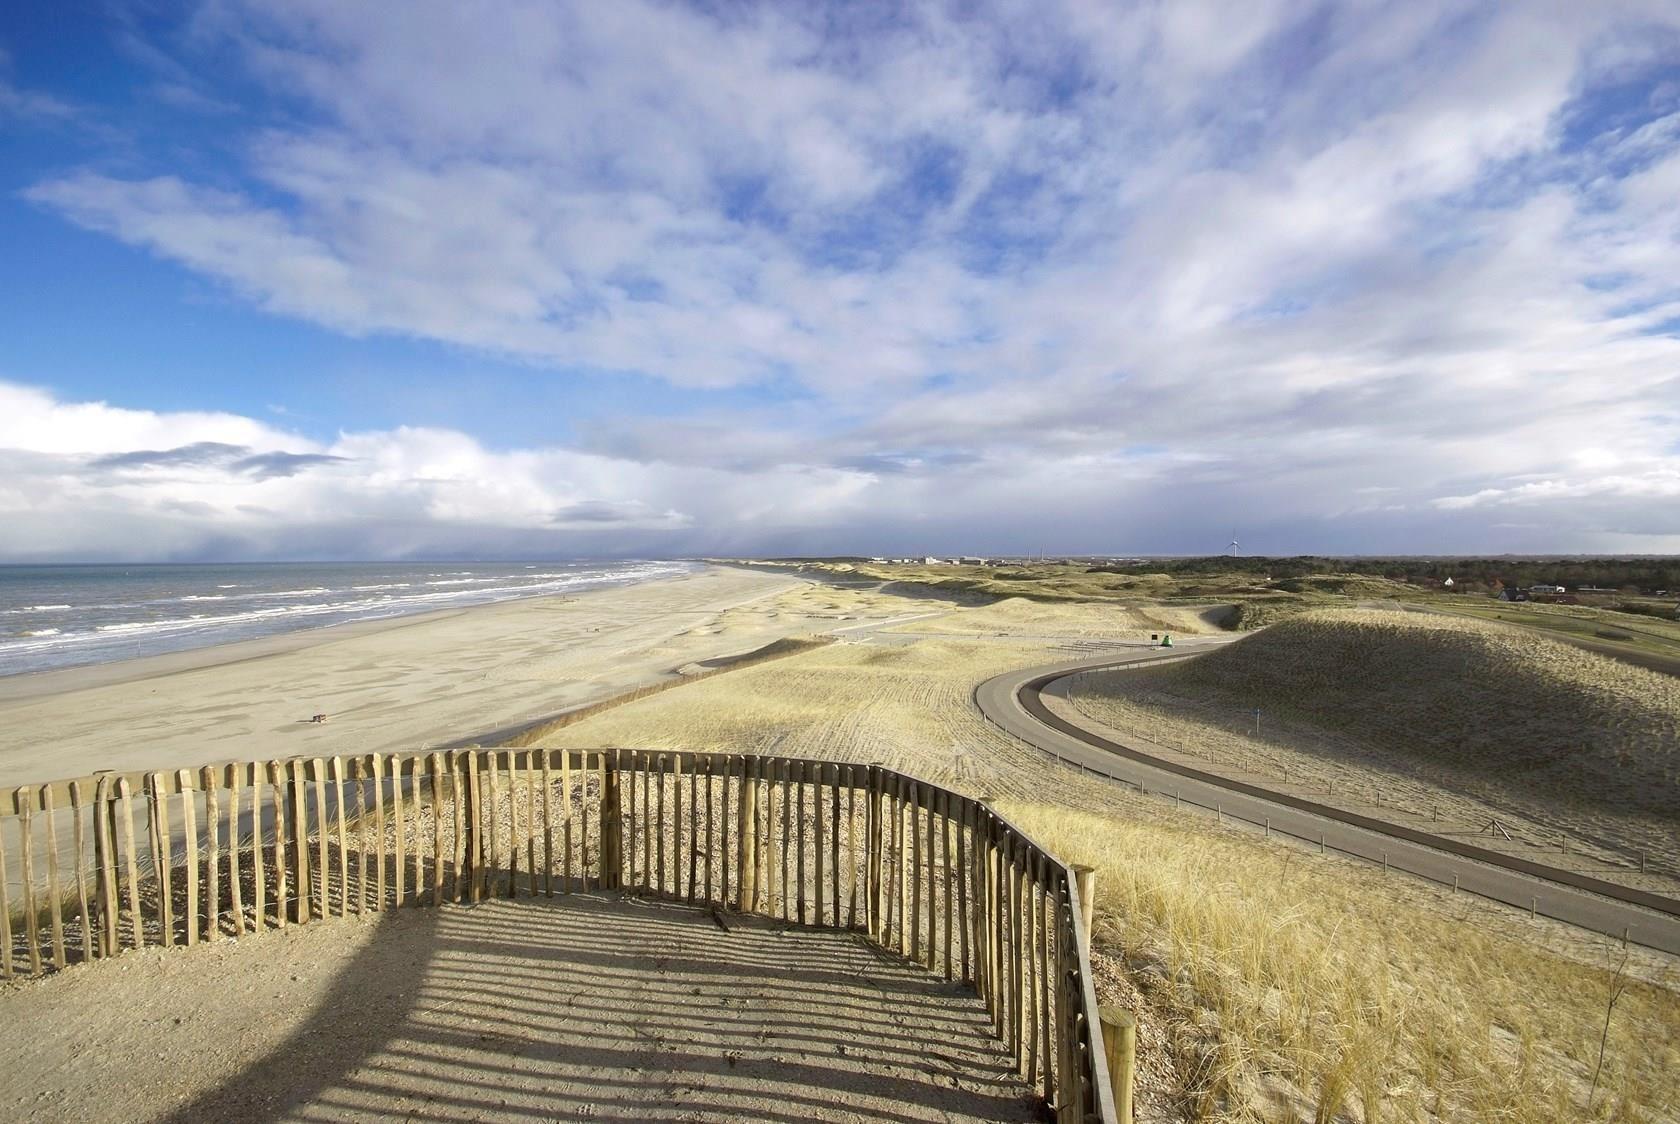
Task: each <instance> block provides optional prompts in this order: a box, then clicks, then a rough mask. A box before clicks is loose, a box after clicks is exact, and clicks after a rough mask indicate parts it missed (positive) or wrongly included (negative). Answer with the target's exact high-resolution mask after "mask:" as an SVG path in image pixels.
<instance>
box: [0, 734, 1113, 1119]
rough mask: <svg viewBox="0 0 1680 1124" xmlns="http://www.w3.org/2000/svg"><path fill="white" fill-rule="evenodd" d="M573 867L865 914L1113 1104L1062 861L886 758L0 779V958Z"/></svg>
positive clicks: (452, 764)
mask: <svg viewBox="0 0 1680 1124" xmlns="http://www.w3.org/2000/svg"><path fill="white" fill-rule="evenodd" d="M582 890H622V891H625V892H629V893H634V894H639V895H646V896H652V897H659V898H665V899H670V900H680V901H685V902H693V903H697V904H707V905H711V906H714V907H722V908H726V909H732V910H739V911H741V912H747V913H757V914H763V915H767V916H770V917H774V918H779V919H782V920H785V921H787V922H790V923H795V924H800V925H815V926H828V927H838V928H843V929H852V930H857V931H859V932H862V933H864V934H866V935H867V936H868V938H869V939H870V940H872V941H873V942H875V943H876V944H878V945H881V946H883V947H885V948H887V949H889V950H893V951H896V952H897V953H899V954H900V955H903V956H905V957H908V958H909V959H911V960H913V961H915V962H917V963H919V964H921V965H922V966H924V967H925V968H927V969H928V970H929V971H932V972H935V973H938V974H941V975H943V976H944V978H946V979H948V980H960V981H962V982H964V983H967V984H970V985H972V986H973V987H974V988H975V990H976V991H977V993H978V994H979V996H980V997H981V999H982V1000H983V1001H984V1002H985V1005H986V1008H987V1010H988V1011H989V1012H990V1014H991V1017H992V1025H993V1029H994V1031H995V1032H996V1034H997V1035H998V1036H999V1037H1000V1038H1001V1039H1002V1041H1003V1042H1004V1043H1005V1044H1006V1045H1007V1046H1008V1048H1009V1051H1010V1055H1011V1057H1012V1059H1013V1061H1014V1063H1015V1066H1016V1069H1017V1072H1018V1074H1019V1075H1020V1077H1021V1078H1022V1079H1023V1080H1025V1081H1026V1082H1028V1083H1029V1084H1031V1085H1032V1086H1034V1087H1035V1088H1037V1089H1038V1090H1039V1092H1040V1093H1041V1094H1042V1096H1043V1097H1044V1099H1045V1101H1046V1103H1047V1104H1049V1105H1050V1106H1052V1107H1053V1108H1054V1110H1055V1112H1056V1116H1057V1118H1058V1119H1061V1120H1078V1121H1085V1120H1096V1121H1102V1122H1112V1121H1113V1120H1114V1119H1115V1116H1114V1101H1113V1096H1112V1093H1111V1091H1110V1087H1109V1082H1108V1075H1107V1072H1106V1069H1105V1066H1104V1063H1103V1061H1102V1053H1103V1051H1102V1042H1101V1037H1100V1031H1099V1030H1098V1029H1097V1028H1098V1022H1097V1004H1096V996H1095V992H1094V990H1093V988H1092V981H1091V971H1090V964H1089V960H1088V957H1087V952H1086V950H1087V948H1088V945H1087V943H1086V934H1085V932H1084V925H1085V919H1084V918H1083V916H1082V915H1081V911H1080V908H1079V899H1078V891H1077V887H1076V884H1075V880H1074V876H1073V874H1072V872H1071V871H1070V869H1069V868H1068V867H1067V866H1065V865H1064V864H1062V863H1061V862H1060V861H1058V860H1057V859H1056V858H1055V857H1054V856H1052V855H1050V854H1049V853H1048V852H1047V851H1045V850H1044V849H1043V848H1041V847H1040V846H1038V844H1037V843H1035V842H1034V841H1033V840H1032V839H1031V838H1029V837H1028V836H1026V835H1025V834H1024V833H1022V832H1021V831H1020V830H1019V829H1017V828H1016V827H1015V826H1014V825H1012V824H1010V823H1009V822H1008V821H1007V820H1005V819H1004V818H1003V817H1001V816H999V815H998V814H997V813H996V812H995V811H994V810H993V809H992V808H991V807H989V806H988V805H987V804H986V803H985V802H983V801H977V800H974V799H971V798H969V797H965V796H962V795H960V794H958V793H954V792H951V791H949V790H946V789H943V788H940V787H937V786H935V785H931V784H928V783H927V782H926V781H923V780H920V779H918V778H915V777H911V776H908V775H906V774H903V773H898V772H895V771H892V770H889V769H885V768H882V767H880V766H875V765H850V764H837V763H833V762H822V761H807V760H799V759H794V758H782V757H758V756H736V755H722V754H697V753H676V752H643V751H633V750H603V751H577V750H545V749H490V750H485V749H464V750H453V751H449V752H433V753H425V754H398V755H381V754H371V755H363V756H359V757H349V758H344V757H333V758H319V757H317V758H290V759H286V760H278V761H267V762H262V761H246V762H235V763H228V764H220V765H207V766H204V767H202V768H199V769H181V770H175V771H171V772H150V773H128V774H116V773H104V774H99V775H96V776H93V777H84V778H81V779H79V780H72V781H55V782H51V783H48V784H42V785H30V786H24V787H22V788H17V789H14V790H11V791H10V793H0V978H9V977H12V976H17V975H31V974H32V975H40V974H43V973H46V972H50V971H52V970H55V969H58V968H62V967H64V966H65V965H66V964H69V963H72V962H75V961H83V960H91V959H97V958H102V957H109V956H114V955H117V954H119V953H121V952H122V951H124V950H126V949H132V948H138V947H143V946H146V945H194V944H196V943H198V942H199V941H204V940H215V939H225V938H236V937H239V936H241V935H243V934H246V933H249V932H253V931H258V930H263V929H272V928H284V927H286V926H287V925H289V924H307V923H310V922H313V921H316V920H320V919H323V918H328V917H335V916H346V915H349V914H361V913H368V912H372V911H377V910H384V909H391V908H395V907H398V906H402V905H409V904H413V905H437V904H440V903H443V902H476V901H481V900H484V899H486V898H490V897H521V896H524V897H534V896H539V895H540V896H545V897H551V896H554V895H556V894H567V893H573V892H577V891H582Z"/></svg>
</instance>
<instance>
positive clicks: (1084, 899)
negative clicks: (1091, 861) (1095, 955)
mask: <svg viewBox="0 0 1680 1124" xmlns="http://www.w3.org/2000/svg"><path fill="white" fill-rule="evenodd" d="M1073 879H1074V882H1075V884H1076V885H1077V886H1078V887H1079V919H1080V920H1081V921H1083V922H1084V923H1085V947H1084V948H1082V949H1080V951H1081V952H1083V953H1084V954H1085V955H1086V956H1090V955H1091V921H1092V919H1093V918H1094V917H1095V916H1096V910H1097V868H1096V867H1094V866H1076V867H1074V868H1073Z"/></svg>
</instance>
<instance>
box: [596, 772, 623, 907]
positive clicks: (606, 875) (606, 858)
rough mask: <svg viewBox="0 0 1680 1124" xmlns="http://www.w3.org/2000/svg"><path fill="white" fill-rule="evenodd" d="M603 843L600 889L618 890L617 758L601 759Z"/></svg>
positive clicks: (619, 818)
mask: <svg viewBox="0 0 1680 1124" xmlns="http://www.w3.org/2000/svg"><path fill="white" fill-rule="evenodd" d="M601 768H602V771H601V839H600V842H599V844H598V846H597V849H598V850H599V852H600V855H601V888H602V889H603V890H616V889H618V887H619V884H620V882H619V874H618V870H619V863H620V861H621V859H620V855H621V849H622V846H623V834H622V831H623V818H622V813H621V810H620V808H619V806H618V796H619V774H618V755H617V754H616V753H612V754H608V753H603V754H602V755H601Z"/></svg>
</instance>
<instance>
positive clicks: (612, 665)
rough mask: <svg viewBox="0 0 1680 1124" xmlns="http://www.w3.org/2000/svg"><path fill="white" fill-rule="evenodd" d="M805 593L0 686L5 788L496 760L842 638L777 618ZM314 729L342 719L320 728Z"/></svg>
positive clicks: (575, 606) (697, 588) (633, 605)
mask: <svg viewBox="0 0 1680 1124" xmlns="http://www.w3.org/2000/svg"><path fill="white" fill-rule="evenodd" d="M805 585H806V583H804V582H802V581H800V580H798V579H796V578H792V577H789V576H787V575H785V574H780V573H771V572H751V571H746V570H740V569H730V568H724V567H711V568H707V569H705V570H701V571H699V572H697V573H694V574H690V575H685V576H682V577H678V578H672V579H667V580H659V581H651V582H646V583H642V584H638V585H632V586H624V587H618V588H611V589H602V590H595V591H590V592H586V593H580V594H574V595H570V596H566V597H546V598H532V599H529V600H520V601H508V602H502V603H500V604H495V605H485V606H478V607H473V608H467V609H459V610H451V611H446V612H439V613H429V614H425V615H422V616H414V617H404V618H397V619H394V620H388V621H379V622H368V623H362V624H351V625H343V626H338V627H333V628H323V629H315V630H311V631H307V632H299V633H291V634H288V635H284V636H276V637H269V638H265V639H262V640H253V641H246V642H243V643H239V644H229V645H225V646H221V647H216V648H203V649H197V650H194V651H190V652H181V653H174V654H171V655H167V656H157V657H152V658H148V659H140V660H129V661H123V662H120V663H108V664H98V665H94V666H91V667H81V668H72V669H67V670H63V671H52V672H44V673H41V674H38V675H28V676H14V677H10V678H7V679H0V786H6V785H16V784H23V783H28V782H33V781H41V780H47V779H52V778H58V777H70V776H78V775H84V774H87V773H91V772H93V771H94V770H97V769H118V770H131V769H162V768H170V767H181V766H188V765H197V764H202V763H203V762H206V761H210V760H228V759H234V758H241V759H249V758H267V757H283V756H289V755H292V754H328V755H331V754H334V753H347V752H352V751H353V752H358V753H367V752H376V751H377V752H387V751H393V750H415V749H420V748H422V747H426V746H440V745H449V744H455V743H471V742H474V741H483V742H486V743H488V742H490V741H493V740H496V739H497V738H498V737H499V736H505V735H506V734H507V733H509V732H511V731H513V730H517V729H520V728H522V727H524V726H527V725H530V724H532V723H535V722H538V721H540V720H542V719H544V718H547V717H551V716H553V715H555V714H557V713H560V712H562V711H565V710H568V709H570V708H572V707H575V706H579V705H583V704H586V703H590V702H594V701H596V700H599V699H602V698H606V697H609V696H611V695H615V694H618V693H620V692H622V691H625V690H629V689H631V688H633V687H637V686H641V685H643V684H646V683H650V682H656V681H658V680H661V679H666V678H670V677H673V676H675V675H677V674H679V673H680V669H683V668H685V667H688V666H689V665H693V664H699V663H701V662H703V661H706V660H714V659H718V658H720V657H726V656H731V655H736V654H739V653H743V652H747V651H751V650H752V649H755V648H757V647H760V646H762V645H764V644H767V643H769V642H771V641H773V640H776V639H780V638H782V637H785V636H795V635H803V634H809V633H812V632H816V631H821V630H822V629H824V628H829V627H833V626H834V625H835V624H836V623H838V622H837V621H835V620H833V619H827V618H825V617H824V616H823V615H822V614H823V611H824V610H823V608H822V605H821V604H820V603H814V604H812V605H811V606H810V611H809V612H802V611H800V610H799V608H798V607H792V608H790V607H789V606H787V605H784V604H781V603H778V602H777V598H778V595H781V594H785V593H788V592H790V591H793V590H797V589H800V588H804V587H805ZM882 615H883V616H886V615H888V613H887V611H886V610H883V613H882ZM315 714H326V715H328V716H329V719H328V721H327V722H326V723H324V724H317V723H313V722H311V721H310V717H311V716H312V715H315Z"/></svg>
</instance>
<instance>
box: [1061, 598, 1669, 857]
mask: <svg viewBox="0 0 1680 1124" xmlns="http://www.w3.org/2000/svg"><path fill="white" fill-rule="evenodd" d="M1075 703H1076V705H1078V706H1079V707H1080V709H1082V710H1084V711H1086V712H1087V713H1088V714H1090V715H1091V716H1092V717H1094V718H1097V719H1098V720H1100V721H1104V722H1106V723H1108V724H1110V725H1116V726H1119V727H1121V728H1137V727H1139V726H1140V725H1141V726H1142V727H1143V728H1144V729H1151V728H1154V729H1158V730H1159V733H1157V734H1156V737H1157V738H1158V739H1166V740H1183V741H1185V742H1187V743H1190V744H1194V743H1195V742H1196V741H1197V740H1198V739H1200V738H1204V737H1208V736H1212V735H1214V734H1219V735H1221V736H1223V734H1224V732H1226V731H1230V730H1231V728H1232V727H1233V726H1239V727H1244V728H1245V733H1246V732H1247V731H1246V727H1247V726H1248V724H1249V723H1250V722H1251V721H1252V719H1251V717H1250V716H1251V715H1252V712H1253V710H1254V709H1255V708H1259V709H1260V710H1261V711H1262V715H1263V717H1262V721H1261V734H1260V736H1259V737H1254V736H1252V735H1251V734H1250V735H1249V736H1246V737H1244V738H1243V741H1244V742H1246V745H1245V746H1242V747H1238V748H1239V751H1241V750H1243V749H1246V750H1247V751H1249V752H1251V753H1253V754H1255V755H1256V756H1259V757H1261V758H1268V757H1269V759H1270V763H1271V764H1272V766H1273V767H1274V768H1277V767H1280V766H1281V767H1283V768H1287V769H1289V770H1290V772H1291V773H1293V774H1294V775H1296V776H1297V777H1306V776H1310V775H1312V774H1313V772H1314V770H1315V768H1321V767H1322V766H1324V765H1326V764H1327V763H1347V764H1355V765H1362V766H1365V767H1368V768H1370V769H1373V770H1375V771H1376V772H1377V773H1379V774H1383V773H1386V774H1389V775H1391V776H1393V777H1395V778H1397V779H1404V778H1416V779H1420V780H1423V781H1427V782H1429V783H1432V784H1434V785H1436V786H1438V787H1439V788H1440V789H1442V790H1444V791H1445V792H1446V793H1447V794H1470V795H1472V796H1475V797H1477V798H1478V799H1481V800H1484V801H1487V802H1488V803H1489V804H1490V806H1491V807H1493V808H1494V809H1496V810H1498V809H1509V810H1511V811H1513V812H1516V813H1518V814H1521V815H1524V816H1529V817H1532V818H1535V819H1537V820H1539V821H1540V822H1550V823H1556V824H1566V825H1569V826H1572V827H1573V828H1574V829H1575V830H1578V831H1580V832H1582V833H1583V834H1585V835H1586V836H1588V837H1591V838H1597V839H1600V840H1602V841H1605V842H1608V843H1613V844H1617V845H1625V846H1633V847H1638V848H1641V849H1649V850H1652V851H1657V852H1672V851H1673V850H1674V849H1675V848H1674V844H1673V840H1674V833H1675V830H1676V827H1677V826H1680V680H1676V679H1675V678H1673V677H1672V676H1667V675H1662V674H1658V673H1656V672H1652V671H1647V670H1645V669H1642V668H1638V667H1632V666H1629V665H1627V664H1625V663H1620V662H1618V661H1615V660H1612V659H1608V658H1606V657H1603V656H1600V655H1597V654H1595V653H1592V652H1587V651H1583V650H1582V649H1580V648H1577V647H1574V646H1572V645H1568V644H1564V643H1561V642H1557V641H1552V640H1547V639H1545V638H1543V637H1539V636H1536V635H1534V634H1533V633H1530V632H1526V631H1522V630H1518V629H1515V628H1509V627H1505V626H1503V625H1500V624H1496V623H1485V622H1479V621H1471V620H1465V619H1461V618H1456V617H1446V616H1440V615H1436V614H1425V613H1406V612H1384V611H1377V610H1330V611H1322V612H1316V613H1312V614H1308V615H1305V616H1301V617H1298V618H1295V619H1293V620H1289V621H1285V622H1282V623H1280V624H1278V625H1276V626H1274V627H1272V628H1270V629H1268V630H1267V631H1265V632H1264V633H1261V634H1258V635H1256V636H1254V637H1252V638H1250V639H1247V640H1244V641H1243V642H1242V643H1240V644H1235V645H1232V646H1230V647H1228V648H1224V649H1222V650H1220V651H1217V652H1214V653H1211V654H1209V655H1207V656H1204V657H1201V658H1198V659H1195V660H1191V661H1188V662H1185V663H1182V664H1176V665H1170V666H1168V667H1164V668H1157V669H1152V670H1147V671H1136V672H1120V673H1106V674H1100V675H1092V676H1088V677H1085V678H1084V679H1083V681H1082V682H1081V684H1080V686H1079V687H1078V688H1076V691H1075ZM1290 751H1293V753H1292V754H1291V752H1290ZM1321 791H1322V790H1321Z"/></svg>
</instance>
